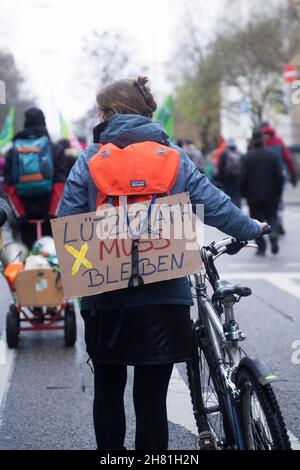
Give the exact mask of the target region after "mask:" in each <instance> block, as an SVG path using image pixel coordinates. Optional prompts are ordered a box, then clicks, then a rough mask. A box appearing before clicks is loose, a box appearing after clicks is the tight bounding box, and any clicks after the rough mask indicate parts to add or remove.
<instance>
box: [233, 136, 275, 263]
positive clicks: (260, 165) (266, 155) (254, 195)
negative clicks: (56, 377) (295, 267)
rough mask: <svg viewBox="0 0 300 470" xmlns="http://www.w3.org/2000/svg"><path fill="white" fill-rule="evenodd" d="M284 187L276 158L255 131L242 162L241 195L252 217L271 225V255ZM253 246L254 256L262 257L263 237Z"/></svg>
mask: <svg viewBox="0 0 300 470" xmlns="http://www.w3.org/2000/svg"><path fill="white" fill-rule="evenodd" d="M283 185H284V176H283V173H282V166H281V163H280V159H279V158H278V155H276V153H273V152H271V151H270V150H267V149H266V148H265V147H264V137H263V133H262V131H261V130H260V129H254V131H253V137H252V148H251V149H250V150H249V151H248V153H247V154H246V156H245V157H244V159H243V160H242V171H241V193H242V196H244V197H245V198H246V199H247V202H248V205H249V208H250V215H251V217H253V218H256V219H258V220H259V221H261V222H265V221H266V222H268V224H269V225H271V227H272V234H271V235H270V241H271V250H272V253H273V254H277V253H278V252H279V244H278V234H279V233H278V218H277V212H278V205H279V202H280V199H281V196H282V191H283ZM256 242H257V245H258V251H257V255H259V256H264V255H265V253H266V242H265V239H264V237H262V236H261V237H258V238H257V239H256Z"/></svg>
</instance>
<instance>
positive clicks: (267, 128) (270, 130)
mask: <svg viewBox="0 0 300 470" xmlns="http://www.w3.org/2000/svg"><path fill="white" fill-rule="evenodd" d="M261 130H262V133H263V134H265V135H268V136H269V137H275V136H276V130H275V129H274V127H272V126H271V125H268V126H265V127H263V128H262V129H261Z"/></svg>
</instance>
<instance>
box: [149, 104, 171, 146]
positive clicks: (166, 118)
mask: <svg viewBox="0 0 300 470" xmlns="http://www.w3.org/2000/svg"><path fill="white" fill-rule="evenodd" d="M154 120H155V121H156V122H160V124H161V125H162V126H163V128H164V129H165V131H166V133H167V134H168V136H169V137H170V138H171V139H174V103H173V97H172V96H168V98H167V99H166V101H165V102H164V104H163V105H162V106H160V107H159V108H158V110H157V111H156V113H155V115H154Z"/></svg>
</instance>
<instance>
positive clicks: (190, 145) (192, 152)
mask: <svg viewBox="0 0 300 470" xmlns="http://www.w3.org/2000/svg"><path fill="white" fill-rule="evenodd" d="M181 148H182V149H183V150H184V151H185V153H186V154H187V155H188V157H189V158H190V159H191V160H192V162H193V163H194V164H195V166H196V168H198V170H199V171H200V172H201V173H204V166H205V162H204V157H203V154H202V152H201V151H200V150H199V149H198V148H197V147H196V145H195V144H194V142H193V141H192V140H189V139H187V140H185V141H184V142H183V145H181Z"/></svg>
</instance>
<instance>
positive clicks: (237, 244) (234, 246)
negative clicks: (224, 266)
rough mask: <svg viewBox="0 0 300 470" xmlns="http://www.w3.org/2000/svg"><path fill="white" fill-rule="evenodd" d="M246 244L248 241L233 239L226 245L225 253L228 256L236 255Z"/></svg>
mask: <svg viewBox="0 0 300 470" xmlns="http://www.w3.org/2000/svg"><path fill="white" fill-rule="evenodd" d="M247 245H248V242H245V241H240V240H235V241H233V242H232V243H231V244H230V245H228V246H227V249H226V253H227V254H228V255H229V256H233V255H237V254H238V253H239V252H240V251H241V250H242V249H243V248H244V247H245V246H247Z"/></svg>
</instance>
